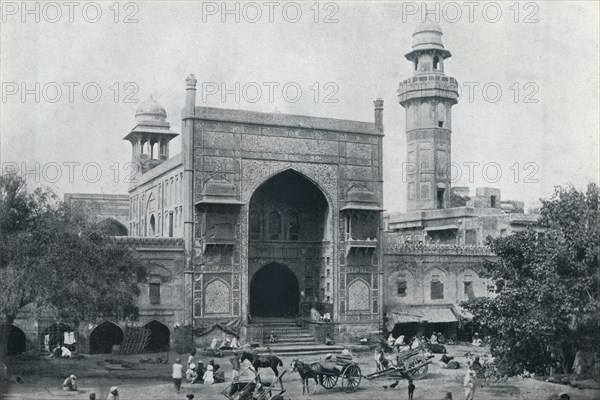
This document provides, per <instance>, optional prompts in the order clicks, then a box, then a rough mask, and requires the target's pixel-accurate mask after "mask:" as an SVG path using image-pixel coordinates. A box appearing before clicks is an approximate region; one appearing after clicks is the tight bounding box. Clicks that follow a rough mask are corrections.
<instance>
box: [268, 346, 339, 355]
mask: <svg viewBox="0 0 600 400" xmlns="http://www.w3.org/2000/svg"><path fill="white" fill-rule="evenodd" d="M343 349H344V347H342V346H337V345H335V346H326V345H323V344H313V345H305V344H297V345H288V344H274V345H273V346H270V351H271V353H272V354H275V355H277V356H307V355H314V354H327V353H332V354H339V353H340V352H341V351H342V350H343ZM257 351H258V353H259V354H268V353H269V349H268V348H267V347H259V348H258V349H257Z"/></svg>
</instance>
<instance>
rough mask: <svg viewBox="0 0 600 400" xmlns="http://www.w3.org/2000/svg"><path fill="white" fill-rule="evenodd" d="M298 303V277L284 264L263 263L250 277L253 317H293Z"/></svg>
mask: <svg viewBox="0 0 600 400" xmlns="http://www.w3.org/2000/svg"><path fill="white" fill-rule="evenodd" d="M299 305H300V290H299V286H298V279H297V278H296V275H295V274H294V273H293V272H292V271H291V270H290V269H289V268H287V267H286V266H285V265H282V264H278V263H271V264H268V265H265V266H264V267H262V268H261V269H259V270H258V271H257V272H256V273H255V274H254V276H253V277H252V282H251V283H250V314H251V315H252V316H253V317H271V318H272V317H278V318H294V317H296V315H297V314H298V309H299Z"/></svg>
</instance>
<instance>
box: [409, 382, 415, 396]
mask: <svg viewBox="0 0 600 400" xmlns="http://www.w3.org/2000/svg"><path fill="white" fill-rule="evenodd" d="M414 392H415V384H414V383H413V380H412V379H409V380H408V400H413V393H414Z"/></svg>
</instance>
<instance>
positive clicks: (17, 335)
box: [0, 325, 27, 356]
mask: <svg viewBox="0 0 600 400" xmlns="http://www.w3.org/2000/svg"><path fill="white" fill-rule="evenodd" d="M0 329H1V330H2V333H1V336H2V337H3V338H5V339H6V354H7V355H9V356H13V355H17V354H21V353H23V352H24V351H25V350H26V349H27V338H26V337H25V332H23V331H22V330H21V329H19V328H18V327H16V326H14V325H2V327H0Z"/></svg>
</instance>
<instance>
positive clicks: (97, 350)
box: [90, 321, 123, 354]
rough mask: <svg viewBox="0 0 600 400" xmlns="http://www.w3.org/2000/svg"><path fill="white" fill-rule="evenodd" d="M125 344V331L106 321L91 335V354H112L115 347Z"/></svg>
mask: <svg viewBox="0 0 600 400" xmlns="http://www.w3.org/2000/svg"><path fill="white" fill-rule="evenodd" d="M121 343H123V330H122V329H121V328H120V327H119V326H118V325H116V324H114V323H112V322H110V321H105V322H103V323H101V324H100V325H98V326H97V327H95V328H94V330H93V331H92V333H90V353H91V354H106V353H111V352H112V348H113V346H114V345H120V344H121Z"/></svg>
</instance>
